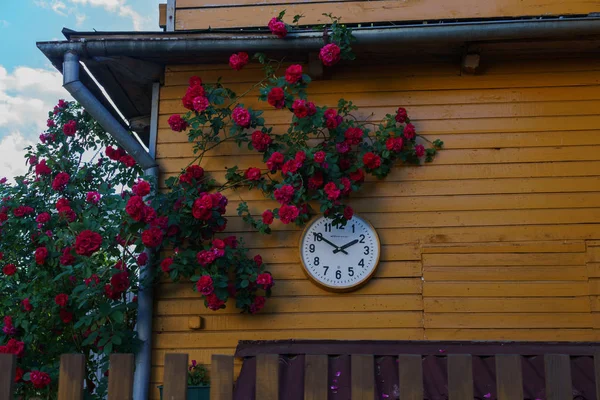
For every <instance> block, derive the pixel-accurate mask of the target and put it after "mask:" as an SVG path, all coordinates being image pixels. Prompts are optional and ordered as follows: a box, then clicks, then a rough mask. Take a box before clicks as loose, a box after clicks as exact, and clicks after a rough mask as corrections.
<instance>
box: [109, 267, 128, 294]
mask: <svg viewBox="0 0 600 400" xmlns="http://www.w3.org/2000/svg"><path fill="white" fill-rule="evenodd" d="M110 284H111V285H112V287H113V289H114V290H115V291H117V292H119V293H123V292H124V291H126V290H127V288H128V287H129V272H127V271H122V272H119V273H117V274H114V275H113V276H112V277H111V278H110Z"/></svg>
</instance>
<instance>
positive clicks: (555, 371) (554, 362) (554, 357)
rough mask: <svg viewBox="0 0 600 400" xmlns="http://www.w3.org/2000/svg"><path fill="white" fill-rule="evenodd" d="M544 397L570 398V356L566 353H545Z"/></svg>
mask: <svg viewBox="0 0 600 400" xmlns="http://www.w3.org/2000/svg"><path fill="white" fill-rule="evenodd" d="M544 371H545V373H546V399H547V400H572V399H573V388H572V383H571V382H572V381H571V358H570V357H569V356H568V355H567V354H546V355H545V356H544Z"/></svg>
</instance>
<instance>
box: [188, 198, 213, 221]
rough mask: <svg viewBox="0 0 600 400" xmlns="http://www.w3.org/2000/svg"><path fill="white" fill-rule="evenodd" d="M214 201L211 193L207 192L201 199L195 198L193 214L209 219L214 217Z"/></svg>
mask: <svg viewBox="0 0 600 400" xmlns="http://www.w3.org/2000/svg"><path fill="white" fill-rule="evenodd" d="M212 206H213V201H212V198H211V197H210V195H208V194H205V195H204V196H202V197H201V198H199V199H196V200H194V205H193V206H192V215H193V216H194V218H196V219H201V220H203V221H207V220H209V219H210V218H211V217H212Z"/></svg>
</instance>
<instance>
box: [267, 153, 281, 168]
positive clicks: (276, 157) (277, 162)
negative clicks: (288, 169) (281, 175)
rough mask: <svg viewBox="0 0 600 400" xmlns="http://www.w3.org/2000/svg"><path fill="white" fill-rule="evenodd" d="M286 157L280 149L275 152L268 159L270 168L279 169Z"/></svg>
mask: <svg viewBox="0 0 600 400" xmlns="http://www.w3.org/2000/svg"><path fill="white" fill-rule="evenodd" d="M284 159H285V158H284V156H283V154H281V153H280V152H278V151H276V152H274V153H273V154H271V157H269V159H268V160H267V168H269V170H270V171H277V170H278V169H280V168H281V167H282V166H283V160H284Z"/></svg>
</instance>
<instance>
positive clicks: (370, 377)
mask: <svg viewBox="0 0 600 400" xmlns="http://www.w3.org/2000/svg"><path fill="white" fill-rule="evenodd" d="M351 371H352V400H373V398H374V395H375V364H374V359H373V356H372V355H367V354H353V355H352V364H351Z"/></svg>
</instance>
